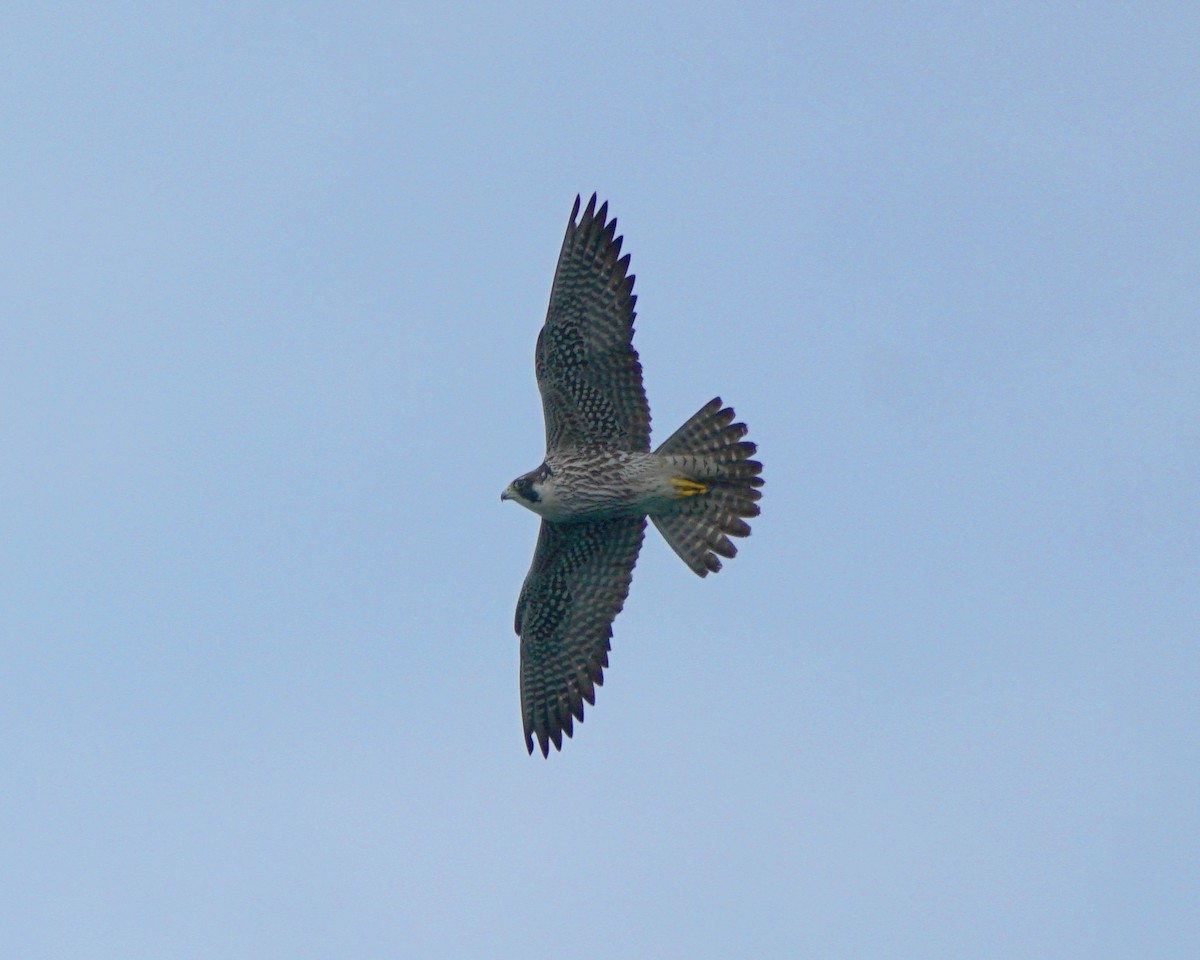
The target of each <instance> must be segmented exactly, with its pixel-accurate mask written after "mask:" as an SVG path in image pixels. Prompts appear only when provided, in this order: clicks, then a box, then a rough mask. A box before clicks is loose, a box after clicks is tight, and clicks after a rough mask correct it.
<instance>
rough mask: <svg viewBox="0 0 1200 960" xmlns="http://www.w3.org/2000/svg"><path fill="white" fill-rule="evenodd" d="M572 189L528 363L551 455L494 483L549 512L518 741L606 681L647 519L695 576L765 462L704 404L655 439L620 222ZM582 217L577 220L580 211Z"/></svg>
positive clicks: (709, 563) (591, 696) (557, 727)
mask: <svg viewBox="0 0 1200 960" xmlns="http://www.w3.org/2000/svg"><path fill="white" fill-rule="evenodd" d="M579 206H580V198H579V197H576V198H575V206H574V207H573V208H572V210H571V219H570V220H569V221H568V223H567V235H566V237H565V238H564V239H563V245H562V251H561V252H560V253H559V255H558V268H557V269H556V270H555V273H554V284H553V286H552V287H551V290H550V308H549V310H548V311H547V313H546V322H545V324H544V325H543V326H542V331H541V333H540V334H539V335H538V340H537V351H536V354H535V361H534V362H535V369H536V372H537V382H538V388H539V389H540V391H541V395H542V411H543V414H544V416H545V421H546V458H545V460H544V461H543V463H542V465H541V466H540V467H538V468H537V469H536V470H532V471H530V472H529V473H527V474H525V475H524V476H521V477H518V478H517V479H516V480H514V481H513V482H512V483H511V484H510V485H509V487H508V489H507V490H505V491H504V493H502V494H501V495H500V499H501V500H515V501H516V502H517V503H519V504H521V505H522V506H523V507H527V508H528V509H530V510H532V511H533V512H534V513H536V514H537V515H538V516H540V517H541V518H542V526H541V532H540V533H539V534H538V542H537V549H536V551H535V552H534V555H533V564H532V565H531V566H530V568H529V573H528V575H527V576H526V577H525V583H524V585H523V586H522V587H521V594H520V597H519V598H518V600H517V615H516V623H515V629H516V632H517V635H518V636H519V637H520V638H521V714H522V718H523V720H524V725H525V746H526V748H527V749H528V751H529V752H530V753H533V742H534V737H536V738H537V742H538V746H539V747H540V748H541V751H542V756H549V754H550V744H551V742H553V744H554V747H555V749H557V750H561V749H562V737H563V734H564V733H565V734H566V735H567V736H568V737H569V736H571V733H572V729H573V721H572V718H573V717H574V718H575V719H577V720H580V721H582V720H583V701H585V700H586V701H587V702H588V703H589V704H594V703H595V702H596V687H597V686H599V685H600V684H601V683H603V681H604V674H603V670H604V668H605V667H607V666H608V651H609V649H610V641H611V639H612V622H613V619H614V618H615V617H616V615H617V614H618V613H620V611H621V607H622V606H623V605H624V603H625V597H626V596H627V595H628V593H629V581H630V579H631V577H632V575H633V566H634V564H635V563H636V562H637V556H638V550H639V549H640V548H641V545H642V534H643V532H644V531H645V529H646V517H647V516H648V517H649V518H650V519H651V520H652V521H653V522H654V525H655V526H656V527H657V528H658V532H659V533H661V534H662V535H663V537H664V538H665V539H666V541H667V543H668V544H670V546H671V548H672V549H673V550H674V551H675V552H676V553H677V554H678V555H679V556H680V558H681V559H682V560H683V562H684V563H686V564H687V565H688V566H689V567H691V568H692V570H693V571H694V572H695V573H697V574H699V575H700V576H701V577H704V576H707V575H708V574H709V573H710V572H712V573H716V572H717V571H718V570H720V569H721V561H720V560H719V559H717V554H720V555H721V556H722V557H732V556H734V555H735V554H736V553H737V548H736V547H734V545H733V543H732V542H730V540H729V537H730V536H734V537H745V536H749V534H750V525H749V524H748V523H746V521H745V520H744V519H743V518H744V517H753V516H757V515H758V512H759V508H758V504H757V502H756V501H757V500H758V499H759V497H760V496H761V495H762V494H761V493H760V491H759V490H758V488H759V487H761V486H762V483H763V481H762V478H761V477H760V476H759V474H760V473H761V472H762V464H761V463H759V462H758V461H757V460H751V459H750V457H751V456H752V455H753V454H754V452H755V449H756V448H755V445H754V444H753V443H750V442H748V441H746V440H743V439H742V438H743V437H744V436H745V435H746V425H745V424H744V423H734V422H733V417H734V414H733V410H732V409H730V408H729V407H726V406H724V405H723V404H722V403H721V398H720V397H717V398H715V399H713V400H710V401H709V402H708V403H706V404H705V405H704V406H703V407H701V408H700V409H699V410H698V411H697V412H696V413H695V414H694V415H693V416H692V417H691V418H690V419H689V420H688V421H687V422H686V423H685V424H684V425H683V426H682V427H680V428H679V429H678V430H676V431H675V432H674V433H673V434H671V436H670V437H668V438H667V440H666V442H665V443H663V444H662V445H661V446H659V447H658V449H657V450H654V451H651V450H650V408H649V406H648V405H647V403H646V392H645V390H644V389H643V387H642V366H641V364H640V363H639V362H638V355H637V351H636V350H634V348H633V342H632V340H633V319H634V310H633V307H634V304H635V303H636V301H637V297H635V296H634V295H633V275H632V274H628V273H627V271H628V269H629V255H628V254H626V255H625V256H623V257H622V256H621V255H620V254H621V241H622V239H623V238H621V237H616V236H615V234H616V230H617V221H616V219H615V218H614V219H612V220H608V219H607V218H608V204H607V203H604V204H602V205H601V206H600V208H599V209H598V210H597V209H596V195H595V194H592V198H591V200H589V201H588V205H587V207H586V209H585V210H584V211H583V216H582V217H579V216H578V215H579ZM577 217H578V221H577V220H576V218H577Z"/></svg>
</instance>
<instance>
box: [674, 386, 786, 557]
mask: <svg viewBox="0 0 1200 960" xmlns="http://www.w3.org/2000/svg"><path fill="white" fill-rule="evenodd" d="M747 430H748V428H747V426H746V425H745V424H744V423H733V409H732V408H730V407H724V408H722V406H721V398H720V397H716V398H714V399H712V400H710V401H709V402H708V403H706V404H705V405H704V406H703V407H701V408H700V409H699V410H697V411H696V413H694V414H693V415H692V416H691V418H689V419H688V421H687V423H685V424H684V425H683V426H682V427H680V428H679V429H678V430H676V431H675V432H674V433H673V434H671V436H670V437H668V438H667V440H666V442H665V443H663V444H662V446H660V447H659V448H658V449H657V450H656V451H655V453H657V454H658V455H660V456H662V457H665V458H667V460H668V462H669V463H670V465H671V467H672V469H673V470H674V471H676V473H675V475H674V476H672V478H671V483H672V485H673V486H674V487H675V489H676V490H677V491H678V492H679V500H678V501H677V505H676V506H674V507H672V508H671V509H670V510H668V511H665V512H662V513H652V514H651V515H650V519H651V520H653V521H654V525H655V526H656V527H658V532H659V533H661V534H662V535H663V539H664V540H666V541H667V543H669V544H670V545H671V549H672V550H674V551H675V552H676V553H677V554H679V557H680V559H681V560H683V562H684V563H686V564H687V565H688V566H689V567H691V568H692V570H694V571H695V572H696V573H697V574H699V575H700V576H702V577H706V576H708V574H709V573H710V572H712V573H716V572H717V571H718V570H720V569H721V561H720V560H718V559H717V554H720V555H721V556H722V557H726V558H729V557H734V556H736V555H737V547H735V546H734V545H733V543H732V542H731V541H730V539H729V537H748V536H750V524H748V523H746V521H745V520H744V519H742V518H743V517H756V516H758V513H759V509H758V503H757V502H756V501H757V500H758V499H759V498H760V497H761V496H762V493H760V492H759V490H758V489H757V488H758V487H761V486H762V485H763V480H762V477H760V476H759V474H760V473H762V464H761V463H759V462H758V461H757V460H751V459H749V458H750V457H751V456H753V455H754V452H755V451H756V450H757V449H758V448H757V447H756V446H755V445H754V444H753V443H751V442H750V441H748V440H743V439H742V437H744V436H745V435H746V432H747Z"/></svg>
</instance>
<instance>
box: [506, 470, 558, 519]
mask: <svg viewBox="0 0 1200 960" xmlns="http://www.w3.org/2000/svg"><path fill="white" fill-rule="evenodd" d="M553 477H554V474H553V473H551V472H550V468H549V467H548V466H546V465H545V464H544V463H543V464H542V465H541V466H540V467H538V468H537V469H536V470H530V471H529V473H526V474H524V475H523V476H520V477H517V479H516V480H514V481H513V482H512V483H510V484H509V485H508V489H507V490H505V491H504V492H503V493H502V494H500V499H501V500H515V501H517V503H519V504H520V505H521V506H523V507H526V508H528V509H530V510H532V511H533V512H534V513H538V514H540V513H542V512H543V511H544V510H545V509H546V506H547V503H546V494H547V493H549V492H550V491H549V490H548V487H549V486H550V480H551V479H552V478H553Z"/></svg>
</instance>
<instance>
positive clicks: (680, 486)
mask: <svg viewBox="0 0 1200 960" xmlns="http://www.w3.org/2000/svg"><path fill="white" fill-rule="evenodd" d="M671 486H672V487H674V488H675V496H677V497H679V498H680V499H682V498H683V497H694V496H695V495H696V494H698V493H708V487H706V486H705V485H704V484H702V483H697V482H696V481H695V480H688V479H687V478H686V477H672V478H671Z"/></svg>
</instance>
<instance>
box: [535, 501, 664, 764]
mask: <svg viewBox="0 0 1200 960" xmlns="http://www.w3.org/2000/svg"><path fill="white" fill-rule="evenodd" d="M645 529H646V518H645V517H620V518H618V519H615V520H592V521H587V522H583V523H547V522H546V521H544V520H543V521H542V530H541V533H540V534H539V535H538V543H537V550H536V551H535V552H534V555H533V565H532V566H531V567H530V568H529V574H528V575H527V576H526V577H525V585H524V586H523V587H521V596H520V599H518V600H517V617H516V625H515V626H516V631H517V634H518V636H520V638H521V715H522V719H523V720H524V723H525V746H526V747H527V748H528V749H529V752H530V753H533V738H534V736H535V735H536V736H537V740H538V745H539V746H540V747H541V749H542V755H543V756H548V755H549V753H550V741H551V740H553V741H554V746H555V748H556V749H559V750H561V749H562V735H563V733H564V732H565V733H566V734H567V736H568V737H569V736H571V731H572V720H571V716H572V714H574V716H575V717H576V718H577V719H579V720H583V701H584V700H586V701H587V702H588V703H595V702H596V691H595V687H596V686H599V685H600V684H602V683H603V682H604V673H603V670H604V667H607V666H608V650H609V641H610V640H611V639H612V622H613V618H614V617H615V616H616V615H617V614H618V613H620V612H621V607H622V606H624V604H625V597H626V596H628V594H629V581H630V579H631V577H632V575H633V565H634V564H635V563H636V562H637V555H638V550H639V549H640V548H641V545H642V533H643V532H644V531H645Z"/></svg>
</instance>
